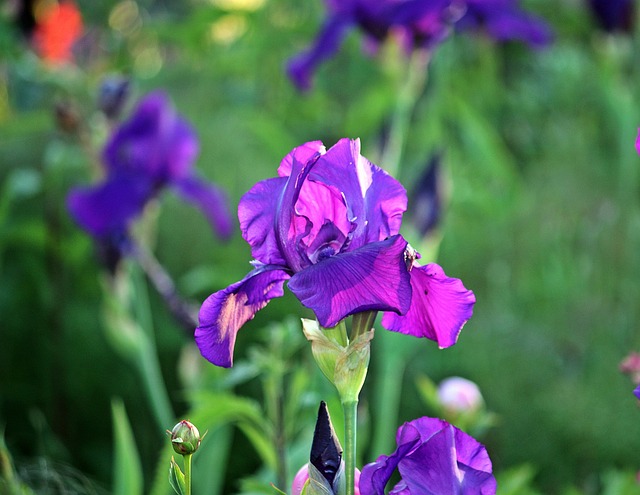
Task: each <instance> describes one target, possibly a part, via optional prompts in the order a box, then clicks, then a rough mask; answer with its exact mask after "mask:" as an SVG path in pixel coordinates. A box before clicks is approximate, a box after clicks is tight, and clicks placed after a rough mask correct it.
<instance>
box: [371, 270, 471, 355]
mask: <svg viewBox="0 0 640 495" xmlns="http://www.w3.org/2000/svg"><path fill="white" fill-rule="evenodd" d="M410 273H411V287H412V289H413V296H412V298H411V307H410V308H409V311H408V312H407V313H406V314H404V315H403V316H400V315H397V314H394V313H385V315H384V316H383V317H382V326H383V327H384V328H386V329H387V330H392V331H394V332H400V333H404V334H408V335H413V336H414V337H426V338H428V339H430V340H434V341H436V342H437V343H438V346H439V347H440V348H445V347H450V346H452V345H454V344H455V343H456V341H457V340H458V335H459V334H460V330H462V327H463V326H464V324H465V323H466V322H467V320H468V319H469V318H471V315H472V313H473V305H474V304H475V302H476V297H475V295H474V294H473V292H471V291H470V290H467V289H466V288H465V287H464V285H462V281H461V280H459V279H457V278H450V277H447V276H446V275H445V273H444V271H443V270H442V268H441V267H440V266H439V265H437V264H435V263H430V264H428V265H426V266H418V265H417V264H414V266H413V268H412V270H411V272H410Z"/></svg>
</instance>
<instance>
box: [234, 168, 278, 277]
mask: <svg viewBox="0 0 640 495" xmlns="http://www.w3.org/2000/svg"><path fill="white" fill-rule="evenodd" d="M286 184H287V178H286V177H276V178H273V179H267V180H263V181H260V182H258V183H257V184H255V185H254V186H253V187H252V188H251V189H250V190H249V191H248V192H247V193H245V194H244V196H242V198H241V199H240V203H239V204H238V219H239V220H240V230H241V232H242V237H243V239H244V240H245V241H247V243H249V245H250V246H251V254H252V256H253V257H254V258H255V259H257V260H258V261H260V262H262V263H265V264H273V265H286V260H285V257H284V255H283V254H282V253H281V252H280V245H279V244H278V236H277V232H276V229H275V222H276V214H277V209H278V205H279V203H280V197H281V196H282V193H283V190H284V188H285V186H286Z"/></svg>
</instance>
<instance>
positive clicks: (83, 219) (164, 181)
mask: <svg viewBox="0 0 640 495" xmlns="http://www.w3.org/2000/svg"><path fill="white" fill-rule="evenodd" d="M198 146H199V145H198V138H197V137H196V134H195V132H194V130H193V129H192V128H191V126H190V125H189V123H188V122H187V121H186V120H185V119H183V118H182V117H181V116H180V115H178V113H177V112H176V110H175V108H174V107H173V105H172V104H171V102H170V101H169V98H168V97H167V96H166V95H165V94H164V93H162V92H160V91H156V92H152V93H150V94H148V95H147V96H145V97H144V98H143V99H142V100H141V101H140V102H139V103H138V105H137V107H136V108H135V109H134V111H133V114H132V115H131V117H130V118H129V120H127V121H125V122H123V123H122V124H121V125H120V126H119V127H117V128H116V129H115V131H114V132H113V134H112V135H111V137H110V139H109V140H108V142H107V144H106V146H105V148H104V150H103V154H102V160H103V163H104V165H105V172H106V174H105V178H104V180H103V181H102V182H100V183H98V184H97V185H94V186H89V187H77V188H74V189H73V190H72V191H71V192H70V193H69V195H68V197H67V206H68V208H69V210H70V212H71V214H72V216H73V218H74V219H75V220H76V222H77V223H78V224H79V225H80V226H81V227H82V228H84V229H85V230H86V231H88V232H89V233H90V234H91V235H92V236H94V237H95V238H96V239H97V240H98V241H99V242H100V243H101V244H102V245H106V246H109V247H110V248H113V247H114V245H117V246H122V245H123V243H124V244H126V239H127V237H128V236H127V231H128V227H129V224H130V223H131V221H132V220H134V219H135V218H136V217H138V216H139V215H140V214H141V213H142V210H143V209H144V206H145V205H146V204H147V202H148V201H149V200H151V199H152V198H154V197H155V196H156V195H157V194H158V193H159V192H160V191H161V190H162V189H164V188H166V187H170V188H171V189H173V190H174V191H176V192H177V193H178V194H179V195H180V196H181V197H182V198H183V199H185V200H186V201H188V202H191V203H193V204H195V205H196V206H198V207H199V208H200V209H201V210H202V211H203V212H204V214H205V215H206V217H207V219H208V220H209V221H210V223H211V224H212V226H213V228H214V229H215V231H216V232H217V233H218V234H219V235H220V236H222V237H227V236H229V235H230V234H231V226H232V224H231V216H230V214H229V211H228V208H227V200H226V196H225V193H224V192H223V191H222V190H221V189H220V188H218V187H217V186H215V185H213V184H210V183H207V182H205V181H203V180H201V179H199V178H198V177H197V176H196V174H195V171H194V170H193V162H194V161H195V159H196V157H197V155H198Z"/></svg>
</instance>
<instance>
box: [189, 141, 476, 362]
mask: <svg viewBox="0 0 640 495" xmlns="http://www.w3.org/2000/svg"><path fill="white" fill-rule="evenodd" d="M406 207H407V195H406V191H405V190H404V188H403V187H402V185H401V184H400V183H399V182H398V181H397V180H395V179H394V178H393V177H391V176H390V175H389V174H387V173H386V172H385V171H384V170H382V169H381V168H379V167H377V166H376V165H374V164H372V163H371V162H369V161H368V160H367V159H366V158H365V157H363V156H362V155H361V154H360V141H359V140H350V139H342V140H340V141H339V142H338V143H336V144H335V145H334V146H333V147H331V148H330V149H329V150H325V148H324V146H323V145H322V143H321V142H319V141H313V142H309V143H306V144H303V145H302V146H299V147H297V148H295V149H294V150H293V151H291V152H290V153H289V154H288V155H287V156H286V157H285V158H284V159H283V160H282V162H281V164H280V167H279V168H278V177H275V178H272V179H267V180H264V181H262V182H258V183H257V184H256V185H254V186H253V187H252V188H251V189H250V190H249V192H247V193H246V194H245V195H244V196H243V197H242V199H241V200H240V204H239V206H238V217H239V219H240V229H241V231H242V236H243V238H244V239H245V240H246V241H247V242H248V243H249V245H250V246H251V252H252V255H253V257H254V258H255V261H253V262H252V265H253V270H252V271H251V272H249V274H248V275H247V276H246V277H245V278H244V279H242V280H241V281H239V282H236V283H234V284H232V285H230V286H229V287H227V288H226V289H223V290H221V291H219V292H216V293H214V294H212V295H211V296H209V297H208V298H207V299H206V300H205V302H204V303H203V305H202V307H201V309H200V315H199V326H198V327H197V328H196V332H195V339H196V342H197V344H198V347H199V348H200V352H201V353H202V355H203V356H204V357H205V358H206V359H208V360H209V361H211V362H212V363H213V364H216V365H218V366H224V367H229V366H231V365H232V363H233V349H234V345H235V341H236V335H237V333H238V330H240V328H241V327H242V325H244V323H246V322H247V321H248V320H250V319H251V318H253V317H254V315H255V313H256V312H257V311H258V310H259V309H261V308H263V307H264V306H265V305H266V304H267V303H268V302H269V301H270V300H271V299H273V298H274V297H280V296H282V295H283V285H284V282H285V281H288V287H289V289H290V290H291V291H292V292H293V293H294V294H295V295H296V297H297V298H298V299H299V300H300V302H302V304H303V305H304V306H306V307H308V308H310V309H312V310H313V311H314V313H315V315H316V317H317V319H318V321H319V323H320V325H322V326H323V327H333V326H335V325H336V324H337V323H338V322H340V320H342V319H343V318H345V317H347V316H349V315H353V314H355V313H360V312H364V311H384V312H385V314H384V316H383V318H382V326H383V327H385V328H387V329H388V330H392V331H396V332H401V333H405V334H410V335H413V336H416V337H426V338H428V339H431V340H434V341H436V342H437V343H438V345H439V346H440V347H449V346H451V345H453V344H455V343H456V340H457V338H458V335H459V333H460V330H461V329H462V326H463V325H464V324H465V322H466V321H467V320H468V319H469V318H470V317H471V314H472V311H473V305H474V303H475V296H474V294H473V292H471V291H469V290H467V289H466V288H465V287H464V285H463V284H462V282H461V281H460V280H458V279H455V278H449V277H447V276H446V275H445V273H444V271H443V270H442V268H441V267H440V266H438V265H436V264H434V263H431V264H428V265H425V266H421V265H419V264H418V262H417V261H416V260H417V259H418V258H419V255H418V254H417V253H416V252H415V251H414V250H413V249H412V248H411V247H410V246H409V245H408V244H407V241H406V240H405V239H404V238H403V237H402V236H401V235H399V233H398V232H399V231H400V225H401V222H402V214H403V213H404V211H405V210H406Z"/></svg>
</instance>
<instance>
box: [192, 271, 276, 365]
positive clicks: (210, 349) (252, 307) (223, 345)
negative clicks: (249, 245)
mask: <svg viewBox="0 0 640 495" xmlns="http://www.w3.org/2000/svg"><path fill="white" fill-rule="evenodd" d="M288 278H289V274H288V273H287V272H285V271H284V270H282V269H281V268H280V267H277V266H269V265H261V266H259V267H258V268H256V269H255V270H253V271H251V272H250V273H249V274H248V275H247V276H246V277H245V278H244V279H242V280H241V281H240V282H236V283H235V284H232V285H230V286H229V287H227V288H226V289H223V290H221V291H218V292H216V293H214V294H212V295H210V296H209V297H208V298H207V299H206V300H205V302H204V303H203V304H202V307H201V308H200V314H199V315H198V319H199V325H198V328H196V332H195V339H196V344H197V345H198V348H199V349H200V352H201V354H202V355H203V356H204V357H205V358H206V359H207V360H209V361H210V362H212V363H213V364H215V365H217V366H223V367H225V368H229V367H231V366H232V365H233V348H234V347H235V343H236V335H237V334H238V330H240V327H242V325H244V324H245V323H246V322H247V321H249V320H251V319H252V318H253V317H254V316H255V314H256V312H258V310H260V309H262V308H264V307H265V306H266V305H267V303H268V302H269V301H270V300H271V299H273V298H274V297H281V296H282V294H283V288H282V286H283V284H284V281H285V280H287V279H288Z"/></svg>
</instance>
